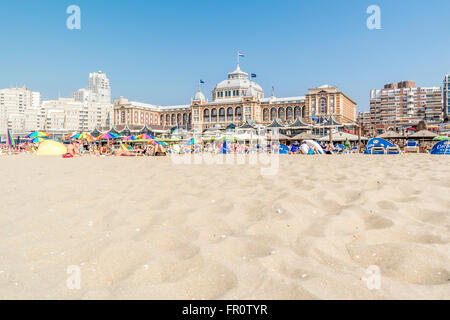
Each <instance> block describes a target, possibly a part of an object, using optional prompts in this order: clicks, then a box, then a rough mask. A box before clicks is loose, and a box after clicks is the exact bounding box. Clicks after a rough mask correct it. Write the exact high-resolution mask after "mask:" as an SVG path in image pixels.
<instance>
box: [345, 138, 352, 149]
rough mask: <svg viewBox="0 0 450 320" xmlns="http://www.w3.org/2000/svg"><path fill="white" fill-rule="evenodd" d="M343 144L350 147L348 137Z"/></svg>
mask: <svg viewBox="0 0 450 320" xmlns="http://www.w3.org/2000/svg"><path fill="white" fill-rule="evenodd" d="M344 146H345V147H346V148H350V147H351V146H352V145H351V144H350V141H349V140H348V138H347V139H345V143H344Z"/></svg>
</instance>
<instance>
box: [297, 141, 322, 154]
mask: <svg viewBox="0 0 450 320" xmlns="http://www.w3.org/2000/svg"><path fill="white" fill-rule="evenodd" d="M303 143H304V144H306V145H308V146H310V147H315V148H316V149H317V151H318V152H319V154H324V153H325V152H324V151H323V149H322V147H321V146H320V144H318V143H317V142H315V141H313V140H305V141H303ZM302 152H303V153H304V150H302Z"/></svg>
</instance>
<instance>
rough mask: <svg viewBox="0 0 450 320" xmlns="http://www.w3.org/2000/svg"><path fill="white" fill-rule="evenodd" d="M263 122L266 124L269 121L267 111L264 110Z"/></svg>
mask: <svg viewBox="0 0 450 320" xmlns="http://www.w3.org/2000/svg"><path fill="white" fill-rule="evenodd" d="M263 121H264V122H268V121H270V120H269V109H267V108H264V110H263Z"/></svg>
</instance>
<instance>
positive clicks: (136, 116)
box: [133, 111, 139, 123]
mask: <svg viewBox="0 0 450 320" xmlns="http://www.w3.org/2000/svg"><path fill="white" fill-rule="evenodd" d="M133 123H139V116H138V112H137V111H135V112H134V119H133Z"/></svg>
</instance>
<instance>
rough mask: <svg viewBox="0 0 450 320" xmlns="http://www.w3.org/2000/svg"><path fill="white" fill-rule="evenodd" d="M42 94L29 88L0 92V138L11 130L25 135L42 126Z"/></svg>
mask: <svg viewBox="0 0 450 320" xmlns="http://www.w3.org/2000/svg"><path fill="white" fill-rule="evenodd" d="M41 100H42V98H41V93H40V92H33V91H31V90H29V89H27V87H25V86H24V87H22V88H9V89H1V90H0V136H2V137H4V136H5V135H6V130H7V129H10V130H11V132H12V133H13V134H16V135H19V134H24V133H27V132H29V131H32V130H37V129H39V128H40V126H41V118H40V117H39V113H40V112H39V111H40V107H41Z"/></svg>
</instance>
